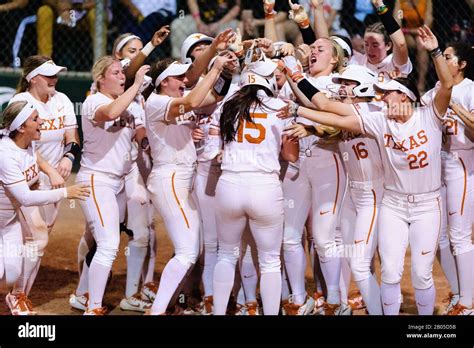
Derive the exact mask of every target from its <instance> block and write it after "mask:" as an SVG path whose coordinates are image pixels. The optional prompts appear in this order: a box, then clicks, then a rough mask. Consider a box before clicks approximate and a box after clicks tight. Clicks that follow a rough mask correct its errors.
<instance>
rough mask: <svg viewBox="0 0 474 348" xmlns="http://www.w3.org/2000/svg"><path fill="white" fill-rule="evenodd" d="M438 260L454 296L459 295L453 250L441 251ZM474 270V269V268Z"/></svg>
mask: <svg viewBox="0 0 474 348" xmlns="http://www.w3.org/2000/svg"><path fill="white" fill-rule="evenodd" d="M438 260H439V263H440V265H441V269H442V270H443V273H444V276H445V277H446V279H447V280H448V283H449V287H450V288H451V292H452V293H453V294H459V282H458V270H457V268H456V260H455V259H454V256H453V253H452V252H451V248H450V247H449V246H448V247H447V248H443V249H439V254H438ZM473 268H474V267H473Z"/></svg>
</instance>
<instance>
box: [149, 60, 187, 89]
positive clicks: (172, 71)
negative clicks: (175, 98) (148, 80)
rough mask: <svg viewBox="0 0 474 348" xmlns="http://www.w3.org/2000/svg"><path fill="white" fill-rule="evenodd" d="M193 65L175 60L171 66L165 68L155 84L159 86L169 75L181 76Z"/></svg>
mask: <svg viewBox="0 0 474 348" xmlns="http://www.w3.org/2000/svg"><path fill="white" fill-rule="evenodd" d="M190 67H191V64H180V63H178V62H173V63H171V64H170V66H169V67H167V68H166V69H165V71H163V72H162V73H161V74H160V75H158V77H157V78H156V80H155V86H159V85H160V83H161V82H162V81H163V80H164V79H166V78H167V77H168V76H180V75H183V74H184V73H186V71H188V69H189V68H190Z"/></svg>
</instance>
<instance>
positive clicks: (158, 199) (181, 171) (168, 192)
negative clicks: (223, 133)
mask: <svg viewBox="0 0 474 348" xmlns="http://www.w3.org/2000/svg"><path fill="white" fill-rule="evenodd" d="M194 175H195V170H194V167H189V168H188V167H186V168H184V167H179V166H161V167H157V168H153V170H152V172H151V174H150V176H149V177H148V182H147V187H148V191H149V193H150V197H151V200H152V202H153V205H154V207H155V209H156V210H157V211H158V213H159V214H160V215H161V217H162V218H163V222H164V223H165V227H166V230H167V231H168V236H169V238H170V239H171V242H172V243H173V247H174V251H175V256H174V258H175V259H177V260H178V261H179V262H180V263H182V264H183V265H187V266H188V267H191V265H193V264H194V263H195V262H196V260H197V258H198V255H199V246H200V241H199V220H200V218H199V212H198V209H197V205H196V203H195V201H194V198H193V197H192V195H191V191H192V187H193V180H194Z"/></svg>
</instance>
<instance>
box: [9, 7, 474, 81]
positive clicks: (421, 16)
mask: <svg viewBox="0 0 474 348" xmlns="http://www.w3.org/2000/svg"><path fill="white" fill-rule="evenodd" d="M102 1H103V3H101V4H103V5H104V11H103V16H101V17H100V18H103V20H102V21H96V10H97V4H98V3H99V2H98V1H96V0H0V28H1V29H2V35H0V46H1V47H2V50H1V51H0V66H3V67H21V66H22V57H27V56H29V55H32V54H42V55H45V56H49V57H53V59H54V60H55V61H57V62H58V63H59V64H62V65H66V66H68V67H69V68H70V70H79V71H86V70H89V69H90V67H91V65H92V61H93V58H94V57H93V47H94V45H99V47H100V49H101V50H102V52H103V54H105V53H106V52H109V51H110V50H111V48H112V44H113V42H114V40H115V39H116V38H117V37H118V36H120V35H121V34H122V33H128V32H131V33H133V34H135V35H137V36H139V37H140V38H141V39H142V40H143V42H148V41H149V40H150V39H151V37H152V36H153V33H154V32H155V31H156V30H157V29H159V28H160V27H162V26H163V25H170V28H171V40H169V41H167V42H166V44H164V45H162V46H160V48H159V49H158V50H156V52H155V53H154V56H153V57H151V58H150V59H156V58H164V57H172V58H175V59H177V58H179V57H180V50H181V46H182V44H183V41H184V39H185V38H186V37H187V36H188V35H190V34H192V33H195V32H199V33H202V34H206V35H209V36H215V35H216V34H217V33H218V32H220V31H222V30H223V29H226V28H232V29H234V30H235V29H237V28H240V31H241V32H242V36H243V39H249V38H255V37H262V36H264V12H263V8H262V6H261V3H260V2H259V1H257V2H255V1H251V0H102ZM293 3H300V4H301V5H303V6H304V7H305V8H306V10H307V12H308V13H311V11H309V9H310V7H311V1H310V0H294V1H293ZM387 5H388V6H389V8H390V9H391V11H393V13H394V15H395V17H396V18H397V19H398V20H399V22H400V24H401V25H402V28H403V31H404V33H405V35H406V39H407V43H408V45H409V47H410V54H411V57H412V60H413V61H414V62H416V63H415V70H416V72H417V74H418V87H419V88H420V89H421V90H425V89H426V87H425V84H426V76H427V72H428V69H429V59H428V56H427V54H426V51H424V50H422V49H420V47H418V46H417V44H416V40H415V38H416V35H417V32H416V29H415V28H417V27H419V26H420V25H422V24H426V25H428V26H429V27H431V28H432V29H433V32H434V33H435V35H436V36H437V37H438V39H439V40H440V42H441V45H443V44H444V43H447V42H449V41H462V42H471V43H472V42H474V29H473V23H472V14H473V9H474V0H456V1H445V0H389V1H387ZM289 6H290V5H289V3H288V2H287V0H277V1H276V8H275V9H276V11H277V12H278V14H277V17H276V23H277V32H278V36H279V40H281V41H286V42H290V43H293V44H295V45H298V44H300V43H302V39H301V34H300V32H299V30H298V27H297V25H296V23H295V22H294V21H292V20H290V19H289V18H288V11H289ZM324 9H325V16H326V18H325V20H326V22H327V23H328V26H329V27H330V28H331V34H338V35H344V36H347V37H350V39H351V40H352V44H353V46H354V48H355V49H356V50H358V51H360V52H361V53H363V52H364V41H363V33H364V30H365V28H366V26H368V25H370V24H372V23H374V22H375V21H376V20H377V16H376V14H375V9H374V7H373V5H372V2H371V0H325V4H324ZM313 20H314V18H311V21H313ZM98 26H102V27H101V28H100V29H101V30H100V32H98V33H97V34H96V31H97V30H96V29H97V28H98Z"/></svg>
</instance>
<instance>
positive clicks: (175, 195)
mask: <svg viewBox="0 0 474 348" xmlns="http://www.w3.org/2000/svg"><path fill="white" fill-rule="evenodd" d="M175 175H176V172H173V175H172V176H171V188H172V189H173V195H174V199H175V200H176V203H177V204H178V207H179V209H180V210H181V214H183V218H184V221H185V222H186V226H187V227H188V229H189V221H188V218H187V217H186V214H185V212H184V210H183V207H182V206H181V202H180V201H179V199H178V195H177V194H176V190H175V189H174V176H175Z"/></svg>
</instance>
